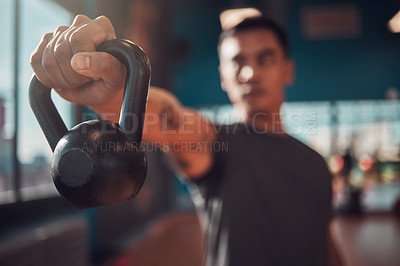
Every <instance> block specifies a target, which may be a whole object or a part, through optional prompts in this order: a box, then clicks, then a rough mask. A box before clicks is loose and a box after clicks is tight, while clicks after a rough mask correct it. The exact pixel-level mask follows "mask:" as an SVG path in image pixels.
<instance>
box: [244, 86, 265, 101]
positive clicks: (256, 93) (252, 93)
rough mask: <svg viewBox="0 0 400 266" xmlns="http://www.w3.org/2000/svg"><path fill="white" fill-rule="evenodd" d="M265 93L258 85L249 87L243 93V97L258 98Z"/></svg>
mask: <svg viewBox="0 0 400 266" xmlns="http://www.w3.org/2000/svg"><path fill="white" fill-rule="evenodd" d="M264 94H265V91H264V90H263V89H261V88H257V87H247V88H246V90H245V91H244V93H243V98H245V99H246V98H247V99H250V98H257V97H260V96H262V95H264Z"/></svg>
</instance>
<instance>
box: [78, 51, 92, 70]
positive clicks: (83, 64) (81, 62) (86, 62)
mask: <svg viewBox="0 0 400 266" xmlns="http://www.w3.org/2000/svg"><path fill="white" fill-rule="evenodd" d="M75 64H76V67H77V68H78V69H80V70H86V69H89V68H90V57H89V56H86V55H77V56H76V58H75Z"/></svg>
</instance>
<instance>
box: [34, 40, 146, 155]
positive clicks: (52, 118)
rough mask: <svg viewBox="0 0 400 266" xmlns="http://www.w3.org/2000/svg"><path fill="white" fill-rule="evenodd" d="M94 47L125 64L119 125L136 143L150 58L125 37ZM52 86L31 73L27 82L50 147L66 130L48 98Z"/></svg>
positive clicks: (142, 112)
mask: <svg viewBox="0 0 400 266" xmlns="http://www.w3.org/2000/svg"><path fill="white" fill-rule="evenodd" d="M96 50H97V51H100V52H107V53H109V54H111V55H113V56H114V57H116V58H117V59H118V60H119V61H120V62H121V63H122V64H124V65H125V68H126V81H125V90H124V98H123V102H122V108H121V114H120V118H119V126H120V128H121V129H122V130H123V131H124V133H125V134H126V136H127V137H128V139H129V141H131V142H133V143H135V144H137V145H139V143H140V142H141V141H142V133H143V123H144V114H145V111H146V103H147V93H148V88H149V83H150V71H151V70H150V62H149V59H148V57H147V56H146V54H145V53H144V52H143V50H142V49H141V48H140V47H139V46H137V45H136V44H134V43H132V42H131V41H128V40H109V41H105V42H103V43H102V44H100V45H99V46H98V47H97V48H96ZM50 93H51V88H48V87H46V86H45V85H43V84H42V83H41V82H40V81H39V80H38V79H37V77H36V76H35V75H33V77H32V79H31V82H30V85H29V102H30V105H31V108H32V110H33V113H34V114H35V116H36V118H37V120H38V122H39V125H40V127H41V128H42V131H43V133H44V135H45V137H46V139H47V142H48V143H49V145H50V147H51V150H52V151H53V152H54V149H55V147H56V145H57V143H58V141H59V140H60V139H61V138H62V137H63V136H64V135H65V134H66V133H67V132H68V129H67V127H66V126H65V123H64V121H63V120H62V118H61V116H60V114H59V113H58V111H57V109H56V107H55V106H54V104H53V102H52V100H51V94H50Z"/></svg>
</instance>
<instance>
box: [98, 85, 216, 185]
mask: <svg viewBox="0 0 400 266" xmlns="http://www.w3.org/2000/svg"><path fill="white" fill-rule="evenodd" d="M121 103H122V95H117V96H116V97H115V98H114V99H112V100H110V101H109V102H108V104H107V105H102V106H99V107H97V108H93V109H94V110H95V111H96V112H98V113H99V114H100V115H101V116H102V117H103V118H104V119H108V120H112V121H118V119H119V111H120V106H121ZM144 121H145V122H144V126H143V138H142V140H143V141H144V142H147V143H149V144H152V145H154V146H155V147H158V148H160V149H162V150H163V151H167V154H168V155H169V156H170V158H171V159H172V163H173V164H174V166H175V168H176V169H177V170H178V171H180V172H181V173H182V174H184V175H186V176H188V177H197V176H200V175H202V174H203V173H204V172H205V171H207V169H208V168H209V167H210V165H211V161H212V151H211V150H210V149H209V147H210V143H211V142H213V141H214V139H215V132H214V128H213V126H212V124H211V123H210V121H208V120H207V119H206V118H205V117H203V116H202V115H200V114H199V113H198V112H197V111H196V110H193V109H190V108H187V107H184V106H182V105H181V103H180V102H179V101H178V99H177V98H176V97H175V96H174V95H173V94H171V93H170V92H168V91H166V90H163V89H160V88H156V87H151V88H150V90H149V95H148V101H147V108H146V114H145V120H144Z"/></svg>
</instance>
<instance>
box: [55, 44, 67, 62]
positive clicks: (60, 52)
mask: <svg viewBox="0 0 400 266" xmlns="http://www.w3.org/2000/svg"><path fill="white" fill-rule="evenodd" d="M68 54H69V47H67V46H66V45H64V44H60V43H58V44H56V46H55V48H54V56H55V57H56V58H64V57H66V56H68Z"/></svg>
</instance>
